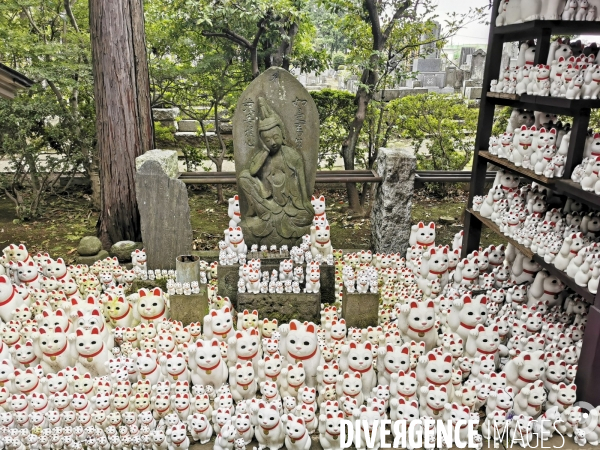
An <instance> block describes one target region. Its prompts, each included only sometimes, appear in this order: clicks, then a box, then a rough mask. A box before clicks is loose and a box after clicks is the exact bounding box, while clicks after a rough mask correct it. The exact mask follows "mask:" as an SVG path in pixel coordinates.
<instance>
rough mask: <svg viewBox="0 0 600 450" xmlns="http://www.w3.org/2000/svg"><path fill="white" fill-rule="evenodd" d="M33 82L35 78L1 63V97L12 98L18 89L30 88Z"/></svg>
mask: <svg viewBox="0 0 600 450" xmlns="http://www.w3.org/2000/svg"><path fill="white" fill-rule="evenodd" d="M32 84H33V80H30V79H29V78H27V77H26V76H25V75H23V74H21V73H19V72H17V71H16V70H13V69H11V68H10V67H8V66H5V65H4V64H2V63H0V97H3V98H8V99H12V98H14V97H15V95H17V90H18V89H23V88H29V87H31V85H32Z"/></svg>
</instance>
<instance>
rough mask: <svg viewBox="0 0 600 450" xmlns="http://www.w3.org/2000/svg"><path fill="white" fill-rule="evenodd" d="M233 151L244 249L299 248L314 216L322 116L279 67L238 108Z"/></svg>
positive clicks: (264, 75)
mask: <svg viewBox="0 0 600 450" xmlns="http://www.w3.org/2000/svg"><path fill="white" fill-rule="evenodd" d="M233 145H234V157H235V170H236V179H237V187H238V194H239V196H240V210H241V215H242V221H241V222H240V226H241V227H242V230H243V232H244V239H245V241H246V244H248V245H249V246H250V245H252V244H258V245H269V246H270V245H277V246H278V247H279V246H281V245H283V244H285V245H287V246H288V247H290V248H291V247H292V246H294V245H297V244H299V243H300V242H301V238H302V236H303V235H304V234H307V233H309V232H310V225H311V224H312V220H313V216H314V210H313V208H312V205H311V203H310V199H311V196H312V194H313V189H314V184H315V177H316V173H317V154H318V148H319V115H318V111H317V107H316V105H315V102H314V101H313V99H312V97H311V96H310V94H309V93H308V91H307V90H306V89H305V88H304V86H302V84H301V83H300V82H299V81H298V80H296V79H295V78H294V77H293V76H292V75H291V74H290V73H289V72H288V71H286V70H283V69H281V68H279V67H271V68H269V69H268V70H266V71H265V72H263V73H262V74H261V75H260V76H259V77H258V78H256V79H255V80H254V81H252V83H250V85H249V86H248V87H247V88H246V90H245V91H244V92H243V93H242V95H241V96H240V99H239V101H238V103H237V107H236V110H235V115H234V117H233Z"/></svg>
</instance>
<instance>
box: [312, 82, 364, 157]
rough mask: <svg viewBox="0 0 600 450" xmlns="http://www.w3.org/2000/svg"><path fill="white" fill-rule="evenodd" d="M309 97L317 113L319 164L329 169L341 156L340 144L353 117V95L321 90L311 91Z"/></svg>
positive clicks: (332, 90)
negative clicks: (319, 133)
mask: <svg viewBox="0 0 600 450" xmlns="http://www.w3.org/2000/svg"><path fill="white" fill-rule="evenodd" d="M310 95H311V97H312V98H313V100H314V101H315V104H316V105H317V110H318V111H319V120H320V123H321V126H320V132H321V135H320V143H319V164H323V163H324V164H325V167H327V168H328V169H331V168H332V167H333V164H334V163H335V161H336V159H337V158H338V157H339V156H341V149H342V142H343V141H344V139H345V138H346V136H347V135H348V130H349V128H350V124H351V123H352V117H353V115H354V109H355V107H354V95H353V94H351V93H350V92H346V91H338V90H334V89H323V90H321V91H313V92H311V93H310Z"/></svg>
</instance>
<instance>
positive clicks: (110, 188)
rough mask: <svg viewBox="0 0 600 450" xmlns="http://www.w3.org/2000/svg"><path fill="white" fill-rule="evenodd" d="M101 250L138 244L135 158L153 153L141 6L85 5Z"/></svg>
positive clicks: (135, 1)
mask: <svg viewBox="0 0 600 450" xmlns="http://www.w3.org/2000/svg"><path fill="white" fill-rule="evenodd" d="M89 5H90V34H91V41H92V60H93V61H92V66H93V73H94V97H95V103H96V133H97V142H98V159H99V169H100V186H101V203H102V208H101V211H100V219H99V220H98V225H97V231H98V234H99V237H100V240H101V241H102V243H103V245H104V246H105V247H107V246H109V245H111V244H113V243H115V242H117V241H121V240H132V241H140V240H141V230H140V215H139V211H138V207H137V201H136V198H135V181H134V175H135V158H136V157H138V156H140V155H141V154H142V153H144V152H145V151H147V150H150V149H151V148H154V134H153V128H152V110H151V109H150V80H149V75H148V63H147V60H146V42H145V35H144V13H143V10H142V2H141V0H111V1H105V0H89Z"/></svg>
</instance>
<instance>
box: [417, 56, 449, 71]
mask: <svg viewBox="0 0 600 450" xmlns="http://www.w3.org/2000/svg"><path fill="white" fill-rule="evenodd" d="M441 70H442V60H441V59H437V58H425V59H423V58H416V59H415V60H414V62H413V72H439V71H441Z"/></svg>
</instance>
